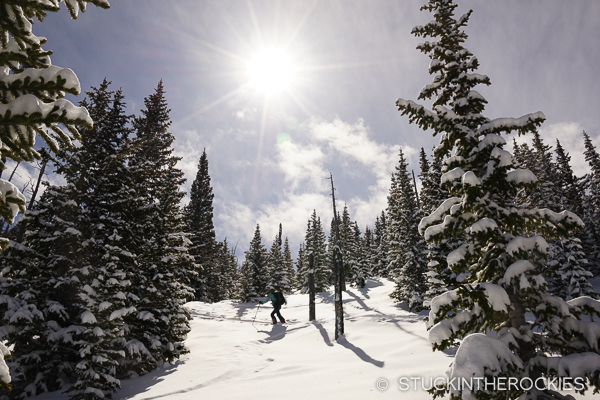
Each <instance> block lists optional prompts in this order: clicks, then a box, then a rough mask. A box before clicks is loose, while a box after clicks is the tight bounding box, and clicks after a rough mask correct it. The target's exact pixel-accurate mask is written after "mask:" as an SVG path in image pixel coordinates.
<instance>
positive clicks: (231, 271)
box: [217, 239, 238, 301]
mask: <svg viewBox="0 0 600 400" xmlns="http://www.w3.org/2000/svg"><path fill="white" fill-rule="evenodd" d="M217 262H218V264H217V265H218V268H219V273H220V275H221V280H220V285H221V286H220V288H219V295H220V300H219V301H221V300H227V299H233V298H235V297H236V294H237V287H236V285H237V281H238V276H237V262H236V259H235V255H234V254H233V251H232V250H230V249H229V244H228V243H227V239H224V240H223V241H222V242H217Z"/></svg>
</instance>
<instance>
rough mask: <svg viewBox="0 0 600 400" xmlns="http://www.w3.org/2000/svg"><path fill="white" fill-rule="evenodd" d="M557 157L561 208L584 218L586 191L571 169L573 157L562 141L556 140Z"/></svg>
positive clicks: (557, 178) (555, 151)
mask: <svg viewBox="0 0 600 400" xmlns="http://www.w3.org/2000/svg"><path fill="white" fill-rule="evenodd" d="M554 153H555V156H556V171H555V173H556V175H557V176H556V180H557V184H558V185H559V187H560V190H561V195H562V196H561V199H560V206H561V208H562V209H564V210H568V211H571V212H573V213H575V214H577V215H578V216H580V217H582V216H583V198H584V195H585V193H584V190H583V187H582V185H581V178H578V177H577V176H576V175H575V173H574V172H573V168H572V167H571V156H570V155H569V153H568V152H567V151H566V150H565V149H564V148H563V147H562V145H561V144H560V140H558V139H556V147H555V149H554Z"/></svg>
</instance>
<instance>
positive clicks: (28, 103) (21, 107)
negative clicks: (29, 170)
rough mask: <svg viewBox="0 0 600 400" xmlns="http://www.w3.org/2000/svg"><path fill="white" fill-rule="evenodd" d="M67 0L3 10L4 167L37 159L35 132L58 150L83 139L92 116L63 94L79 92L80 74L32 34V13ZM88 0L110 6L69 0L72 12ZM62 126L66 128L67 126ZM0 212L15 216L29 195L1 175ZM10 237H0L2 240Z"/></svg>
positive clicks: (0, 95)
mask: <svg viewBox="0 0 600 400" xmlns="http://www.w3.org/2000/svg"><path fill="white" fill-rule="evenodd" d="M63 1H64V0H51V1H28V2H22V1H16V2H15V1H11V2H5V3H4V4H3V5H2V8H3V12H2V13H0V54H1V55H2V56H1V57H0V59H1V60H2V61H1V63H2V64H1V66H2V68H1V71H2V72H0V104H2V115H3V118H2V122H1V123H0V141H1V142H2V144H3V146H2V148H1V149H0V169H4V161H5V160H6V159H7V158H10V159H12V160H15V161H17V162H19V161H33V160H34V159H36V158H40V155H39V153H38V152H37V151H36V150H35V149H34V145H35V137H36V135H39V136H41V137H42V138H43V139H44V141H45V142H46V144H47V145H48V146H49V148H50V149H51V150H52V151H53V152H54V153H58V152H59V150H60V149H61V148H63V149H64V148H70V147H71V146H72V143H71V141H72V140H73V139H79V137H80V136H79V132H78V131H77V127H78V126H86V127H89V126H91V124H92V120H91V118H90V116H89V114H88V113H87V111H86V110H85V109H84V108H81V107H76V106H75V105H73V103H71V102H70V101H68V100H66V99H65V98H64V97H65V95H66V94H67V93H70V94H74V95H78V94H79V92H80V91H81V88H80V84H79V80H78V79H77V76H76V75H75V73H74V72H73V71H72V70H70V69H68V68H60V67H56V66H53V65H52V64H51V62H50V55H51V54H52V52H51V51H45V50H44V49H42V45H43V44H45V43H46V41H47V39H46V38H43V37H39V36H36V35H34V34H33V31H32V28H33V19H34V18H36V19H37V20H38V21H42V20H43V19H44V17H46V15H47V13H48V12H57V11H58V9H59V6H60V3H61V2H63ZM87 3H92V4H94V5H96V6H98V7H102V8H109V7H110V5H109V3H108V1H106V0H78V1H65V4H66V5H67V9H68V11H69V14H70V15H71V18H73V19H75V18H77V15H78V13H79V11H81V12H84V11H85V8H86V5H87ZM62 127H64V128H65V129H66V132H65V130H63V128H62ZM0 192H1V193H2V196H0V197H1V198H0V217H2V218H4V219H5V220H6V221H13V219H14V217H15V216H16V215H17V213H18V212H19V211H21V212H23V211H24V205H25V198H24V197H23V195H22V194H21V193H20V192H19V190H18V189H17V188H16V187H15V186H14V185H12V184H10V183H9V182H7V181H5V180H3V179H0ZM6 245H8V241H7V240H5V239H0V246H6Z"/></svg>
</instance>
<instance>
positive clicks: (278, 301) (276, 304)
mask: <svg viewBox="0 0 600 400" xmlns="http://www.w3.org/2000/svg"><path fill="white" fill-rule="evenodd" d="M269 300H270V301H271V304H273V312H272V313H271V319H272V320H273V325H277V319H275V314H277V316H278V317H279V320H280V321H281V323H282V324H285V319H283V317H282V316H281V313H280V312H279V310H281V306H282V305H284V304H287V301H286V300H285V297H283V293H281V291H279V290H275V289H271V290H269V296H268V297H267V299H266V300H265V301H261V302H260V304H265V303H266V302H267V301H269Z"/></svg>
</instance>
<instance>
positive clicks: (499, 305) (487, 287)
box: [479, 283, 510, 313]
mask: <svg viewBox="0 0 600 400" xmlns="http://www.w3.org/2000/svg"><path fill="white" fill-rule="evenodd" d="M479 287H480V288H482V289H483V290H484V292H485V297H487V299H488V303H489V304H490V306H492V308H493V309H494V310H495V311H503V312H505V313H508V309H507V308H506V306H508V305H510V300H509V299H508V294H507V293H506V291H505V290H504V288H502V286H498V285H494V284H493V283H480V284H479Z"/></svg>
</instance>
